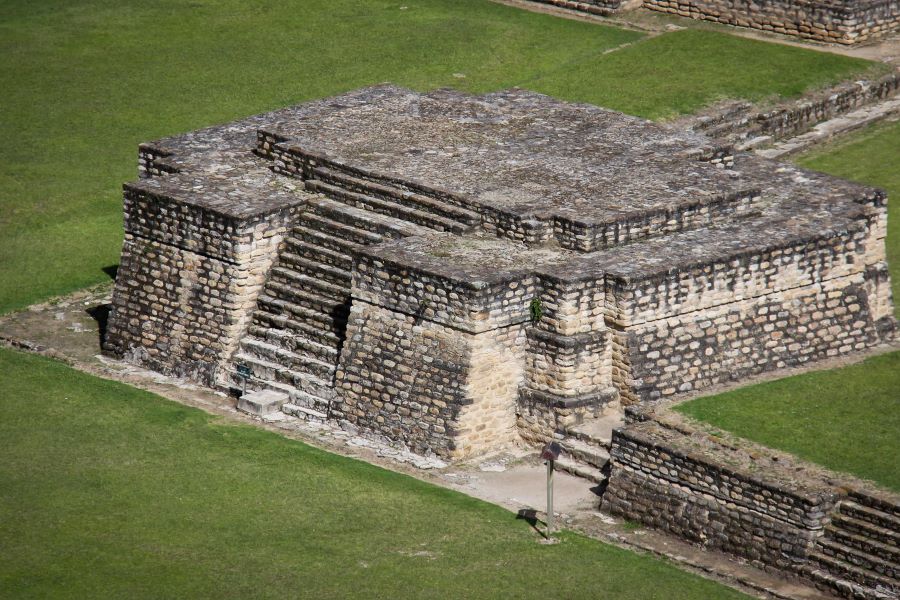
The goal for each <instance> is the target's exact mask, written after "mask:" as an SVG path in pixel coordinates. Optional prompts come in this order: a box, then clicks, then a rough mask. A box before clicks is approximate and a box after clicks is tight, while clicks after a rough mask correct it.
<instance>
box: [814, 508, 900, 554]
mask: <svg viewBox="0 0 900 600" xmlns="http://www.w3.org/2000/svg"><path fill="white" fill-rule="evenodd" d="M831 526H832V527H833V528H836V529H841V530H843V531H847V532H849V533H854V534H856V535H860V536H863V537H866V538H869V539H871V540H877V541H878V542H879V543H882V544H885V545H887V546H891V547H892V548H896V549H898V550H900V531H897V530H892V529H887V528H885V527H879V526H877V525H873V524H872V523H870V522H868V521H863V520H861V519H857V518H855V517H851V516H849V515H845V514H843V513H838V514H836V515H832V517H831Z"/></svg>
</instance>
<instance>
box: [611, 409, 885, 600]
mask: <svg viewBox="0 0 900 600" xmlns="http://www.w3.org/2000/svg"><path fill="white" fill-rule="evenodd" d="M610 455H611V472H610V479H609V484H608V487H607V489H606V492H605V493H604V496H603V500H602V508H603V510H605V511H607V512H610V513H612V514H616V515H619V516H623V517H625V518H627V519H631V520H634V521H637V522H640V523H644V524H646V525H648V526H651V527H654V528H657V529H661V530H663V531H667V532H670V533H672V534H674V535H677V536H679V537H682V538H684V539H687V540H689V541H691V542H696V543H699V544H702V545H703V546H705V547H707V548H714V549H718V550H723V551H725V552H729V553H731V554H733V555H736V556H739V557H742V558H746V559H749V560H751V561H752V562H753V563H754V564H756V565H757V566H760V567H767V566H771V567H775V568H778V569H780V570H783V571H787V572H790V573H793V574H799V575H802V576H804V577H808V578H810V579H812V580H813V581H814V582H815V583H816V584H817V585H820V586H821V587H823V588H827V589H829V590H832V591H837V592H839V593H840V594H842V595H846V596H848V597H854V598H882V597H891V596H883V595H879V593H878V592H875V591H874V590H873V589H872V588H873V587H881V586H887V588H891V587H892V586H895V585H896V579H895V577H896V572H895V571H892V570H891V569H892V566H891V565H892V562H891V560H892V559H891V557H892V556H895V553H896V550H892V548H895V546H896V543H897V539H898V535H900V531H897V530H896V528H897V524H898V523H900V521H898V520H897V516H898V515H900V499H898V497H897V496H896V494H891V493H890V492H886V491H884V490H879V489H877V488H875V487H873V486H872V485H871V484H868V483H866V482H862V481H859V480H856V479H854V478H852V477H849V476H845V475H840V474H837V473H834V472H831V471H828V470H827V469H824V468H822V467H819V466H817V465H813V464H811V463H806V462H804V461H802V460H800V459H797V458H795V457H793V456H791V455H788V454H785V453H782V452H778V451H774V450H772V449H770V448H766V447H764V446H760V445H758V444H754V443H752V442H749V441H746V440H741V439H737V438H733V437H731V436H728V435H727V434H722V433H720V432H716V433H715V434H712V433H709V429H708V428H704V426H702V425H700V424H697V423H695V422H692V421H690V420H688V419H686V418H684V417H681V416H680V415H677V414H675V413H672V412H670V411H669V410H668V407H663V406H658V407H656V408H655V409H650V408H630V409H628V410H627V411H626V425H625V426H624V427H622V428H619V429H617V430H615V431H614V433H613V439H612V447H611V452H610ZM879 515H880V516H879ZM848 517H849V523H850V525H848V524H847V523H848ZM851 526H852V527H855V528H859V529H847V527H851ZM892 553H893V554H892ZM878 556H881V557H887V558H878ZM833 558H834V559H837V561H838V562H833V561H832V559H833ZM844 559H847V560H844ZM842 560H843V561H844V562H841V561H842ZM849 564H853V565H861V566H865V567H867V568H873V567H872V565H877V566H876V567H874V568H876V569H878V573H873V572H871V571H867V570H866V569H859V568H856V567H850V566H848V565H849ZM883 591H887V590H883Z"/></svg>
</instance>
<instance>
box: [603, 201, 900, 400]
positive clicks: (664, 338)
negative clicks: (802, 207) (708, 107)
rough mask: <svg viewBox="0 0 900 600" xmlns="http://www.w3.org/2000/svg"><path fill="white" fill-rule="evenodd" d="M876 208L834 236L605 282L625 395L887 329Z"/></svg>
mask: <svg viewBox="0 0 900 600" xmlns="http://www.w3.org/2000/svg"><path fill="white" fill-rule="evenodd" d="M882 225H883V219H882V218H881V215H878V216H874V217H873V218H872V219H870V221H869V227H868V228H866V229H862V230H857V231H851V232H847V233H846V234H844V235H840V236H834V237H831V238H828V239H821V240H819V241H818V242H814V241H808V242H806V243H803V244H799V245H796V246H793V247H787V248H779V249H773V250H771V251H769V252H766V253H762V254H755V255H752V256H748V257H744V258H740V259H735V260H732V261H728V262H723V263H718V264H710V265H704V266H702V267H698V268H696V269H693V270H688V271H684V272H676V273H669V274H666V276H665V277H662V278H656V279H653V278H651V279H647V280H644V281H639V282H631V283H629V284H627V285H626V284H625V283H624V282H618V283H617V282H616V281H611V282H610V283H609V285H608V288H607V298H608V303H607V304H608V306H609V313H608V317H607V318H608V321H609V324H610V327H611V329H612V331H611V344H612V362H613V367H612V369H613V380H614V382H615V384H616V386H617V387H618V388H619V392H620V394H621V395H622V398H623V400H624V401H625V402H626V403H631V402H635V401H637V400H657V399H660V398H663V397H667V396H671V395H674V394H677V393H684V392H689V391H692V390H698V389H702V388H704V387H708V386H710V385H714V384H717V383H722V382H725V381H728V380H737V379H741V378H744V377H746V376H748V375H752V374H755V373H759V372H763V371H767V370H771V369H780V368H784V367H787V366H794V365H798V364H802V363H805V362H808V361H811V360H816V359H822V358H826V357H833V356H837V355H839V354H845V353H848V352H851V351H855V350H861V349H864V348H867V347H870V346H873V345H876V344H878V343H880V342H882V341H885V340H887V339H889V338H890V337H891V336H892V335H893V331H894V327H895V324H894V320H893V317H892V312H891V299H890V289H889V283H888V282H887V281H888V275H887V271H886V265H885V263H884V261H883V248H884V246H883V242H882V238H881V237H880V236H881V230H882Z"/></svg>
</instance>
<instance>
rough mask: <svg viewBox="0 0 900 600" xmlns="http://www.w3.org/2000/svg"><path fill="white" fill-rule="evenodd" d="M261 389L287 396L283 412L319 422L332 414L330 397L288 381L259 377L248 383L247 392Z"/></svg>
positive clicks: (256, 391) (255, 391)
mask: <svg viewBox="0 0 900 600" xmlns="http://www.w3.org/2000/svg"><path fill="white" fill-rule="evenodd" d="M238 387H240V385H239V386H238ZM261 391H263V392H264V391H271V392H274V393H278V394H280V395H283V396H284V397H286V398H287V399H288V401H287V402H285V403H283V404H282V405H281V412H282V413H284V414H287V415H291V416H295V417H299V418H301V419H305V420H308V421H319V422H324V421H325V420H327V418H328V416H329V414H330V410H331V402H330V401H329V400H328V399H326V398H319V397H318V396H314V395H312V394H308V393H306V392H304V391H301V390H298V389H297V388H295V387H294V386H292V385H289V384H287V383H280V382H277V381H263V380H259V379H257V380H251V381H250V382H249V383H248V384H247V394H251V393H258V392H261ZM269 414H271V413H269Z"/></svg>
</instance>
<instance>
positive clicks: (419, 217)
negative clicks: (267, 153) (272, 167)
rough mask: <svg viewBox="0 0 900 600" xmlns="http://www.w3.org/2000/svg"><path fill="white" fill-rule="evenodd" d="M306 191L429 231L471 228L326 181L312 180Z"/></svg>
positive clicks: (460, 230) (458, 230)
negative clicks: (413, 224) (425, 228)
mask: <svg viewBox="0 0 900 600" xmlns="http://www.w3.org/2000/svg"><path fill="white" fill-rule="evenodd" d="M306 189H307V190H309V191H312V192H318V193H320V194H325V195H326V196H328V197H329V198H332V199H334V200H338V201H339V202H342V203H343V204H347V205H349V206H354V207H356V208H361V209H363V210H366V211H371V212H375V213H378V214H380V215H386V216H389V217H393V218H395V219H401V220H403V221H407V222H409V223H415V224H416V225H421V226H423V227H428V228H429V229H436V230H438V231H450V232H453V233H462V232H463V231H465V230H467V229H468V228H469V226H468V225H466V224H464V223H460V222H459V221H454V220H453V219H449V218H447V217H444V216H441V215H437V214H434V213H431V212H426V211H423V210H420V209H418V208H410V207H408V206H406V205H404V204H401V203H398V202H396V201H394V200H385V199H382V198H379V197H377V196H370V195H368V194H365V193H360V192H354V191H350V190H346V189H344V188H342V187H338V186H335V185H330V184H328V183H325V182H324V181H320V180H316V179H311V180H308V181H307V182H306Z"/></svg>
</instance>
